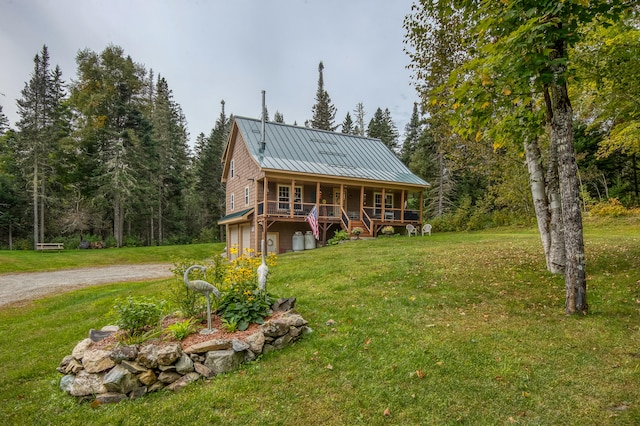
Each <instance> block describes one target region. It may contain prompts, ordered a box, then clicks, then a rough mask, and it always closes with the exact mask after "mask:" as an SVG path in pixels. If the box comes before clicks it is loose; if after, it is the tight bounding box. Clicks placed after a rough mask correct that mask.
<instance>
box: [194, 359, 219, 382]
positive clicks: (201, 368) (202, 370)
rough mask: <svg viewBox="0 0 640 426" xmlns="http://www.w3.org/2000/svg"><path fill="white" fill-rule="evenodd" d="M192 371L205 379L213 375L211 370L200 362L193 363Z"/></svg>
mask: <svg viewBox="0 0 640 426" xmlns="http://www.w3.org/2000/svg"><path fill="white" fill-rule="evenodd" d="M193 369H194V370H195V371H196V373H198V374H200V375H201V376H202V377H206V378H207V379H209V378H211V377H213V376H214V375H215V374H214V373H213V370H212V369H210V368H209V367H207V366H206V365H204V364H202V363H200V362H194V363H193Z"/></svg>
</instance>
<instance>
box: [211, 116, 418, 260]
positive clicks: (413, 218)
mask: <svg viewBox="0 0 640 426" xmlns="http://www.w3.org/2000/svg"><path fill="white" fill-rule="evenodd" d="M222 162H223V174H222V182H223V183H224V184H225V185H226V215H225V216H224V217H223V218H221V219H220V220H219V221H218V224H219V225H222V226H225V228H226V236H227V247H236V248H237V249H238V251H239V253H243V252H244V251H245V250H247V249H250V250H253V251H254V252H259V251H260V247H261V241H262V240H264V242H265V247H266V250H267V252H268V253H272V252H273V253H276V254H278V253H283V252H286V251H291V250H300V241H301V240H300V238H304V244H305V248H312V247H309V245H312V246H313V247H315V244H316V241H315V239H316V238H314V237H315V236H314V237H311V239H312V240H313V244H310V243H309V237H310V236H311V234H312V233H311V226H310V222H309V221H307V218H308V217H309V215H310V214H311V213H312V212H313V213H314V216H315V217H316V218H317V222H314V224H315V223H317V240H318V242H317V244H318V245H324V244H325V243H326V241H327V239H328V238H331V237H332V236H333V234H334V233H335V232H336V231H337V230H341V229H342V230H345V231H347V232H349V233H350V232H351V230H352V229H353V228H354V227H360V228H362V230H363V233H362V234H361V235H360V237H364V238H366V237H375V236H377V235H378V234H379V233H380V232H381V230H382V228H384V227H385V226H393V227H395V228H397V231H396V232H402V231H404V227H405V226H406V225H407V224H412V225H414V226H416V227H420V226H421V225H422V205H423V191H424V189H425V188H426V187H428V186H429V184H428V183H427V182H425V181H424V180H422V179H420V178H419V177H417V176H416V175H414V174H413V173H411V171H409V169H408V168H407V167H406V166H405V165H404V164H403V163H402V162H401V161H400V160H399V159H398V158H397V156H396V155H395V154H394V153H393V152H392V151H391V150H389V149H388V148H387V147H386V146H385V145H384V144H383V143H382V142H381V141H380V140H379V139H372V138H366V137H361V136H354V135H348V134H343V133H335V132H328V131H323V130H318V129H312V128H308V127H299V126H292V125H286V124H282V123H274V122H264V121H261V120H256V119H251V118H245V117H235V119H234V121H233V124H232V128H231V132H230V135H229V139H228V141H227V144H226V146H225V150H224V154H223V157H222ZM314 208H315V210H314ZM302 236H304V237H302Z"/></svg>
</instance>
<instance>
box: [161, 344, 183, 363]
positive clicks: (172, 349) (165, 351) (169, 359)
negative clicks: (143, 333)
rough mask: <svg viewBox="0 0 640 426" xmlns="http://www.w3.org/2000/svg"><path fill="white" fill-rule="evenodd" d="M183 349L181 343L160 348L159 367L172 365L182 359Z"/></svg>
mask: <svg viewBox="0 0 640 426" xmlns="http://www.w3.org/2000/svg"><path fill="white" fill-rule="evenodd" d="M180 355H182V349H181V348H180V343H171V344H169V345H166V346H161V347H159V348H158V365H171V364H173V363H174V362H176V361H177V360H178V358H180Z"/></svg>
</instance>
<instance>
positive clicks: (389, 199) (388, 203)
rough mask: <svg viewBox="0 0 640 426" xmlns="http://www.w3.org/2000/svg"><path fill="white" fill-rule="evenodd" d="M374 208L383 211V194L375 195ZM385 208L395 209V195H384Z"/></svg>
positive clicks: (377, 193)
mask: <svg viewBox="0 0 640 426" xmlns="http://www.w3.org/2000/svg"><path fill="white" fill-rule="evenodd" d="M373 207H374V208H376V209H382V193H381V192H376V193H375V194H373ZM384 208H385V209H392V208H393V194H384Z"/></svg>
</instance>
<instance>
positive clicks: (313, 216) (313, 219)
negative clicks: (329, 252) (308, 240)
mask: <svg viewBox="0 0 640 426" xmlns="http://www.w3.org/2000/svg"><path fill="white" fill-rule="evenodd" d="M306 221H307V222H309V226H311V232H313V236H314V237H315V238H316V240H318V239H319V238H320V232H319V231H320V229H319V226H318V209H317V208H316V206H313V208H312V209H311V211H310V212H309V214H308V215H307V219H306Z"/></svg>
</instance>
